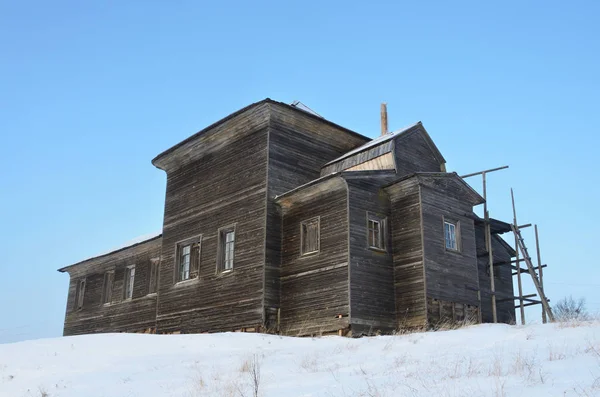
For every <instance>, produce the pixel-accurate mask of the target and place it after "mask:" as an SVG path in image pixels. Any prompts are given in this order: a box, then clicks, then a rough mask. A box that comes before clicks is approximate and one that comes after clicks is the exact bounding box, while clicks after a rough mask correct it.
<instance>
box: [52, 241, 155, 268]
mask: <svg viewBox="0 0 600 397" xmlns="http://www.w3.org/2000/svg"><path fill="white" fill-rule="evenodd" d="M161 237H162V232H159V233H150V234H144V235H142V236H139V237H136V238H134V239H131V240H129V241H127V242H125V243H123V244H122V245H120V246H118V247H116V248H113V249H112V250H110V251H106V252H102V253H100V254H98V255H95V256H92V257H90V258H87V259H84V260H82V261H79V262H77V263H74V264H72V265H69V266H65V267H62V268H60V269H58V271H59V272H61V273H64V272H65V271H66V270H67V269H70V268H72V267H73V266H77V265H81V264H83V263H85V262H88V261H91V260H92V259H98V258H101V257H103V256H108V255H112V254H114V253H116V252H120V251H123V250H126V249H129V248H133V247H136V246H138V245H141V244H145V243H147V242H149V241H152V240H156V239H158V238H161Z"/></svg>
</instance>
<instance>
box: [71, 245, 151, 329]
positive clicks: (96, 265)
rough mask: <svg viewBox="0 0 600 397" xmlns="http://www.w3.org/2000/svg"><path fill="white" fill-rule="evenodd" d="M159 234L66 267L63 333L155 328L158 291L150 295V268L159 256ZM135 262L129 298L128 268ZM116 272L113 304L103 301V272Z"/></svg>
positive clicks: (111, 301) (112, 297)
mask: <svg viewBox="0 0 600 397" xmlns="http://www.w3.org/2000/svg"><path fill="white" fill-rule="evenodd" d="M160 251H161V238H160V237H157V238H154V239H152V240H149V241H146V242H144V243H141V244H137V245H134V246H132V247H128V248H125V249H122V250H119V251H116V252H114V253H111V254H109V255H104V256H101V257H98V258H93V259H90V260H88V261H85V262H83V263H81V264H78V265H77V266H73V267H70V268H67V269H66V271H68V272H69V276H70V282H69V291H68V295H67V310H66V315H65V326H64V330H63V333H64V335H65V336H66V335H78V334H90V333H99V332H142V331H144V330H147V329H149V328H155V327H156V294H151V295H149V294H148V292H149V291H148V288H149V283H150V280H149V275H150V267H151V263H152V260H153V259H157V258H159V257H160ZM131 265H135V278H134V286H133V297H132V299H129V300H126V299H124V297H125V291H124V277H125V268H126V267H127V266H131ZM108 271H114V282H113V287H112V292H111V299H110V303H107V304H103V301H102V292H103V285H104V274H105V272H108ZM82 278H85V281H86V285H85V293H84V295H83V307H82V308H81V309H77V307H76V295H77V293H76V290H77V284H78V282H79V280H81V279H82Z"/></svg>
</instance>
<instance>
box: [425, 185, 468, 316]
mask: <svg viewBox="0 0 600 397" xmlns="http://www.w3.org/2000/svg"><path fill="white" fill-rule="evenodd" d="M442 186H443V187H442V188H440V189H439V190H435V189H432V188H430V187H429V186H421V199H422V211H423V236H424V244H425V278H426V280H427V283H426V285H427V296H428V297H430V298H433V299H438V300H441V301H447V302H454V303H461V304H467V305H472V306H479V299H478V296H477V290H478V289H479V280H478V275H477V251H476V246H475V227H474V222H473V218H472V216H471V214H472V211H473V204H472V203H470V202H469V201H468V200H466V199H465V198H462V199H459V198H460V197H462V195H461V193H460V192H459V191H456V190H455V189H454V190H453V185H451V184H444V185H442ZM444 220H449V221H452V222H458V227H457V242H458V248H459V250H458V251H452V250H447V249H446V246H445V238H444Z"/></svg>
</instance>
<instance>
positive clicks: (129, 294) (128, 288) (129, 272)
mask: <svg viewBox="0 0 600 397" xmlns="http://www.w3.org/2000/svg"><path fill="white" fill-rule="evenodd" d="M134 281H135V265H133V266H128V267H127V269H125V299H131V298H133V285H134Z"/></svg>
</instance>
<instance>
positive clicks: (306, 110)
mask: <svg viewBox="0 0 600 397" xmlns="http://www.w3.org/2000/svg"><path fill="white" fill-rule="evenodd" d="M265 103H270V104H276V105H280V106H284V107H286V108H287V109H292V110H293V111H294V112H301V113H302V114H304V115H307V116H309V117H312V118H314V119H316V120H319V121H321V122H324V123H327V124H330V125H332V126H334V127H336V128H339V129H341V130H344V131H345V132H347V133H349V134H351V135H354V136H356V137H359V138H362V139H364V140H369V139H370V138H369V137H366V136H364V135H362V134H359V133H358V132H355V131H352V130H350V129H348V128H346V127H342V126H341V125H339V124H336V123H334V122H332V121H329V120H327V119H326V118H323V117H321V116H320V115H319V114H318V113H316V112H315V111H314V110H312V109H310V108H309V107H308V106H306V105H304V104H302V103H301V102H299V101H295V102H294V104H292V105H290V104H287V103H284V102H278V101H274V100H272V99H271V98H265V99H263V100H262V101H258V102H255V103H252V104H250V105H248V106H246V107H243V108H242V109H240V110H238V111H236V112H233V113H231V114H230V115H228V116H226V117H224V118H222V119H220V120H218V121H216V122H214V123H213V124H211V125H209V126H208V127H206V128H203V129H202V130H200V131H198V132H196V133H195V134H193V135H191V136H190V137H188V138H186V139H184V140H183V141H181V142H179V143H177V144H176V145H174V146H171V147H170V148H168V149H167V150H165V151H163V152H162V153H160V154H159V155H157V156H156V157H155V158H154V159H152V164H153V165H155V166H157V167H158V165H157V164H158V162H159V161H160V160H161V159H163V158H165V157H166V156H168V155H169V154H171V153H172V152H174V151H175V150H177V149H178V148H180V147H181V146H184V145H185V144H187V143H188V142H191V141H194V140H195V139H196V138H198V137H199V136H201V135H203V134H204V133H206V132H208V131H210V130H211V129H213V128H215V127H217V126H218V125H220V124H222V123H224V122H226V121H228V120H230V119H232V118H234V117H235V116H237V115H239V114H242V113H244V112H247V111H249V110H251V109H254V108H255V107H257V106H260V105H262V104H265ZM300 104H301V105H300Z"/></svg>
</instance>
